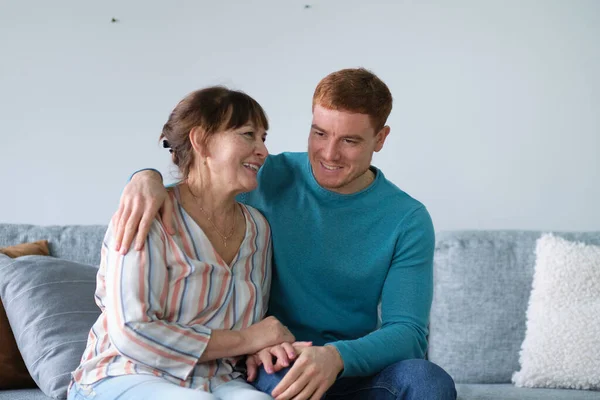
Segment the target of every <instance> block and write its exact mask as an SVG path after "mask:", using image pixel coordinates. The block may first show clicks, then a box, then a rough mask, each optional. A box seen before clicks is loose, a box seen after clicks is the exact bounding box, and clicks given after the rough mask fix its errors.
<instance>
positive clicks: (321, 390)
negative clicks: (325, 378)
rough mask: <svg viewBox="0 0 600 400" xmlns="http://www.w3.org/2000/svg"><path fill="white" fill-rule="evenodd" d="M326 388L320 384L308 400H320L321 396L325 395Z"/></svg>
mask: <svg viewBox="0 0 600 400" xmlns="http://www.w3.org/2000/svg"><path fill="white" fill-rule="evenodd" d="M327 389H328V388H324V387H323V385H321V386H320V387H319V388H318V389H317V391H316V392H315V393H314V394H313V395H312V397H311V398H310V400H321V399H322V398H323V396H325V392H326V391H327Z"/></svg>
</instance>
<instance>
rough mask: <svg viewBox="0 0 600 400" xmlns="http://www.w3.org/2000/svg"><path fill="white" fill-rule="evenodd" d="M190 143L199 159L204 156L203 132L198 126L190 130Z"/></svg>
mask: <svg viewBox="0 0 600 400" xmlns="http://www.w3.org/2000/svg"><path fill="white" fill-rule="evenodd" d="M190 143H191V144H192V148H193V149H194V152H195V153H196V154H199V155H200V156H201V157H205V156H206V154H205V153H206V148H205V146H204V131H203V130H202V128H200V127H199V126H195V127H193V128H192V129H191V130H190Z"/></svg>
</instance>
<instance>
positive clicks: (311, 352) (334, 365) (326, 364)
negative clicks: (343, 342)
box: [271, 346, 344, 400]
mask: <svg viewBox="0 0 600 400" xmlns="http://www.w3.org/2000/svg"><path fill="white" fill-rule="evenodd" d="M343 369H344V362H343V361H342V357H341V356H340V353H339V352H338V351H337V349H336V348H335V347H333V346H315V347H307V348H304V349H300V356H299V357H298V359H297V360H296V362H294V365H293V366H292V368H291V369H290V370H289V371H288V373H287V374H286V375H285V377H284V378H283V379H282V380H281V382H279V384H278V385H277V386H276V387H275V389H273V392H272V393H271V396H273V397H274V398H275V400H289V399H294V400H306V399H311V400H321V398H322V397H323V396H324V395H325V392H326V391H327V389H329V388H330V387H331V385H333V383H334V382H335V380H336V378H337V376H338V374H339V373H340V372H341V371H342V370H343Z"/></svg>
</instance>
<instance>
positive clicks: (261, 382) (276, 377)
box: [252, 367, 291, 394]
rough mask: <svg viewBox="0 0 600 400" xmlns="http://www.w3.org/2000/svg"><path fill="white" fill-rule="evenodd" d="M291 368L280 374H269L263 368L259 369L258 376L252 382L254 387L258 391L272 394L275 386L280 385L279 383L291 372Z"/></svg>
mask: <svg viewBox="0 0 600 400" xmlns="http://www.w3.org/2000/svg"><path fill="white" fill-rule="evenodd" d="M290 368H291V367H288V368H284V369H282V370H281V371H279V372H275V373H273V374H267V372H266V371H265V369H264V368H263V367H260V368H259V369H258V376H257V377H256V379H255V380H254V382H252V386H254V387H255V388H256V389H258V390H260V391H261V392H263V393H267V394H271V392H272V391H273V389H275V386H277V385H278V384H279V382H280V381H281V380H282V379H283V377H284V376H285V374H287V372H288V371H289V370H290Z"/></svg>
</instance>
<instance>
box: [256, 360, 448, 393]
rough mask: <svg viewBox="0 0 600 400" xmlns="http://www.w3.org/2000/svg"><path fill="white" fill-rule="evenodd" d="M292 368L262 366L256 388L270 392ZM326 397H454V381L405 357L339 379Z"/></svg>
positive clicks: (424, 363)
mask: <svg viewBox="0 0 600 400" xmlns="http://www.w3.org/2000/svg"><path fill="white" fill-rule="evenodd" d="M288 370H289V367H288V368H286V369H283V370H281V371H279V372H276V373H274V374H271V375H269V374H267V373H266V372H265V370H264V369H262V368H260V370H259V375H258V378H257V379H256V380H255V381H254V383H253V384H254V387H256V388H257V389H258V390H260V391H262V392H265V393H269V394H270V393H271V391H272V390H273V389H275V386H277V384H278V383H279V381H280V380H281V379H282V378H283V377H284V376H285V374H286V373H287V371H288ZM325 399H326V400H342V399H343V400H400V399H401V400H455V399H456V388H455V386H454V380H453V379H452V378H451V377H450V375H448V373H446V371H444V370H443V369H442V368H440V367H438V366H437V365H435V364H434V363H432V362H430V361H427V360H420V359H414V360H404V361H400V362H398V363H396V364H392V365H390V366H389V367H387V368H385V369H384V370H382V371H381V372H380V373H378V374H376V375H373V376H370V377H358V378H340V379H338V380H337V381H336V382H335V383H334V384H333V386H331V388H329V390H328V391H327V393H326V395H325Z"/></svg>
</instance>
